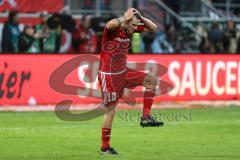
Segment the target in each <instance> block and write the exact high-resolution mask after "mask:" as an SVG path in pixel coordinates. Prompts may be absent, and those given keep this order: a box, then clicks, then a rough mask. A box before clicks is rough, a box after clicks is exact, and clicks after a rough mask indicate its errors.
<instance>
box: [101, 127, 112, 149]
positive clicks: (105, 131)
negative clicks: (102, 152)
mask: <svg viewBox="0 0 240 160" xmlns="http://www.w3.org/2000/svg"><path fill="white" fill-rule="evenodd" d="M110 134H111V128H102V148H103V149H106V148H108V147H110V145H109V141H110Z"/></svg>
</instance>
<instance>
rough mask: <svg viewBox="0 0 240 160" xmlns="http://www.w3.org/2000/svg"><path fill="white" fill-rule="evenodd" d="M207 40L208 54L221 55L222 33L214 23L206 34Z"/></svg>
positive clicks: (216, 23) (217, 24)
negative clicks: (208, 45) (208, 44)
mask: <svg viewBox="0 0 240 160" xmlns="http://www.w3.org/2000/svg"><path fill="white" fill-rule="evenodd" d="M208 40H209V43H210V46H211V47H210V48H211V49H210V53H222V52H223V44H222V41H223V32H222V30H221V29H220V27H219V23H218V22H214V23H213V24H212V27H211V29H210V31H209V32H208Z"/></svg>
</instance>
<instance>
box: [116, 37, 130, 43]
mask: <svg viewBox="0 0 240 160" xmlns="http://www.w3.org/2000/svg"><path fill="white" fill-rule="evenodd" d="M115 40H116V41H119V42H130V38H119V37H118V38H115Z"/></svg>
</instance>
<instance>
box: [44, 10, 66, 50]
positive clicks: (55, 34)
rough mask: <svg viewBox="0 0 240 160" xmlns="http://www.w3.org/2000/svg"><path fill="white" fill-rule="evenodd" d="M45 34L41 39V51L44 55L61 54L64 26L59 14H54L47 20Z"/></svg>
mask: <svg viewBox="0 0 240 160" xmlns="http://www.w3.org/2000/svg"><path fill="white" fill-rule="evenodd" d="M42 27H43V26H42ZM44 27H45V28H42V29H43V30H42V32H43V34H44V36H43V38H42V39H41V43H40V44H41V50H42V52H43V53H59V51H60V47H61V35H62V26H61V18H60V16H59V14H53V15H52V16H51V17H49V18H48V19H47V22H46V25H44Z"/></svg>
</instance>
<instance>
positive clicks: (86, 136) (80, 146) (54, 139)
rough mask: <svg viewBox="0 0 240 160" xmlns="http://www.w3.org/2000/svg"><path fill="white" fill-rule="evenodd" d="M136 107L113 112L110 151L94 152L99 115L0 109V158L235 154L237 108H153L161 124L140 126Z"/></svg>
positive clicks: (239, 137)
mask: <svg viewBox="0 0 240 160" xmlns="http://www.w3.org/2000/svg"><path fill="white" fill-rule="evenodd" d="M138 112H139V111H137V110H131V111H118V112H117V115H116V117H115V121H114V126H113V131H112V138H111V140H112V143H111V144H112V146H113V147H114V148H115V149H116V150H117V151H118V152H120V153H121V155H119V156H116V157H113V156H110V155H100V154H99V148H100V143H101V141H100V139H101V130H100V129H101V122H102V117H100V118H97V119H94V120H91V121H85V122H66V121H61V120H59V119H58V118H57V117H56V116H55V115H54V113H53V112H34V113H32V112H18V113H16V112H1V113H0V159H1V160H18V159H19V160H35V159H38V160H39V159H44V160H50V159H52V160H63V159H64V160H65V159H66V160H72V159H74V160H75V159H76V160H84V159H87V160H96V159H100V160H101V159H102V160H105V159H106V160H108V159H117V160H118V159H123V160H125V159H126V160H135V159H136V160H151V159H158V160H159V159H163V160H165V159H167V160H173V159H177V160H187V159H191V160H207V159H209V160H212V159H214V160H215V159H221V160H223V159H224V160H226V159H240V152H239V151H240V108H234V107H229V108H218V109H216V108H202V109H192V110H189V109H163V110H161V111H160V113H159V111H158V110H154V111H153V113H154V114H155V115H156V116H157V117H158V119H163V120H164V121H165V122H166V125H165V126H164V127H162V128H141V127H140V126H139V122H138Z"/></svg>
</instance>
